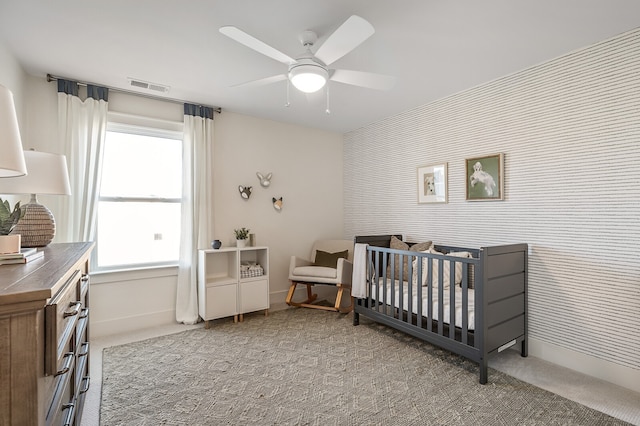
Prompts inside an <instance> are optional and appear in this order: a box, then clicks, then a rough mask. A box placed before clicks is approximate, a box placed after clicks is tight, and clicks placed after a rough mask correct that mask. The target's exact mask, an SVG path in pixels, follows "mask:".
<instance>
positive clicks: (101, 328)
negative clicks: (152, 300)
mask: <svg viewBox="0 0 640 426" xmlns="http://www.w3.org/2000/svg"><path fill="white" fill-rule="evenodd" d="M167 324H176V311H175V310H173V309H172V310H168V311H162V312H152V313H145V314H142V315H135V316H131V317H126V318H115V319H112V320H106V321H99V322H91V325H90V326H91V337H92V338H98V337H104V336H110V335H113V334H120V333H127V332H131V331H137V330H142V329H145V328H151V327H157V326H159V325H167Z"/></svg>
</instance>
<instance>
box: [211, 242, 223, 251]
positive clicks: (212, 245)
mask: <svg viewBox="0 0 640 426" xmlns="http://www.w3.org/2000/svg"><path fill="white" fill-rule="evenodd" d="M220 247H222V241H220V240H213V241H211V248H212V249H215V250H218V249H219V248H220Z"/></svg>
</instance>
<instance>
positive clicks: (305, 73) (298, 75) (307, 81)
mask: <svg viewBox="0 0 640 426" xmlns="http://www.w3.org/2000/svg"><path fill="white" fill-rule="evenodd" d="M328 79H329V72H328V71H327V69H326V68H324V67H322V66H320V65H317V64H299V65H294V66H292V67H291V69H289V80H291V84H293V86H294V87H295V88H296V89H298V90H300V91H301V92H304V93H314V92H317V91H318V90H320V89H322V88H323V87H324V85H325V84H327V80H328Z"/></svg>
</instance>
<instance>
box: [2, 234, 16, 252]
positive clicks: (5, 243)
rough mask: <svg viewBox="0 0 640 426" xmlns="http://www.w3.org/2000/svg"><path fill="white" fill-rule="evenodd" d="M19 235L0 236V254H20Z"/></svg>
mask: <svg viewBox="0 0 640 426" xmlns="http://www.w3.org/2000/svg"><path fill="white" fill-rule="evenodd" d="M20 237H21V236H20V234H16V235H0V254H9V253H20V239H21V238H20Z"/></svg>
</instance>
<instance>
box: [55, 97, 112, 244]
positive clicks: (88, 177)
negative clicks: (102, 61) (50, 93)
mask: <svg viewBox="0 0 640 426" xmlns="http://www.w3.org/2000/svg"><path fill="white" fill-rule="evenodd" d="M107 110H108V103H107V102H106V101H105V100H96V99H93V98H90V97H89V98H87V99H86V100H84V101H82V100H81V99H80V98H79V97H78V96H74V95H71V94H67V93H63V92H58V129H59V132H60V133H59V141H60V144H61V149H62V152H64V154H65V155H66V156H67V161H68V165H69V183H70V184H71V194H72V195H71V196H69V197H66V198H67V200H66V202H64V203H63V205H62V206H61V209H62V214H61V215H59V216H57V217H56V221H58V222H59V223H60V225H59V226H58V227H57V229H58V230H60V231H61V232H62V235H61V236H60V241H67V242H71V241H95V236H96V216H97V209H98V195H99V190H100V178H101V167H102V153H103V150H104V140H105V137H106V131H107Z"/></svg>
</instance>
